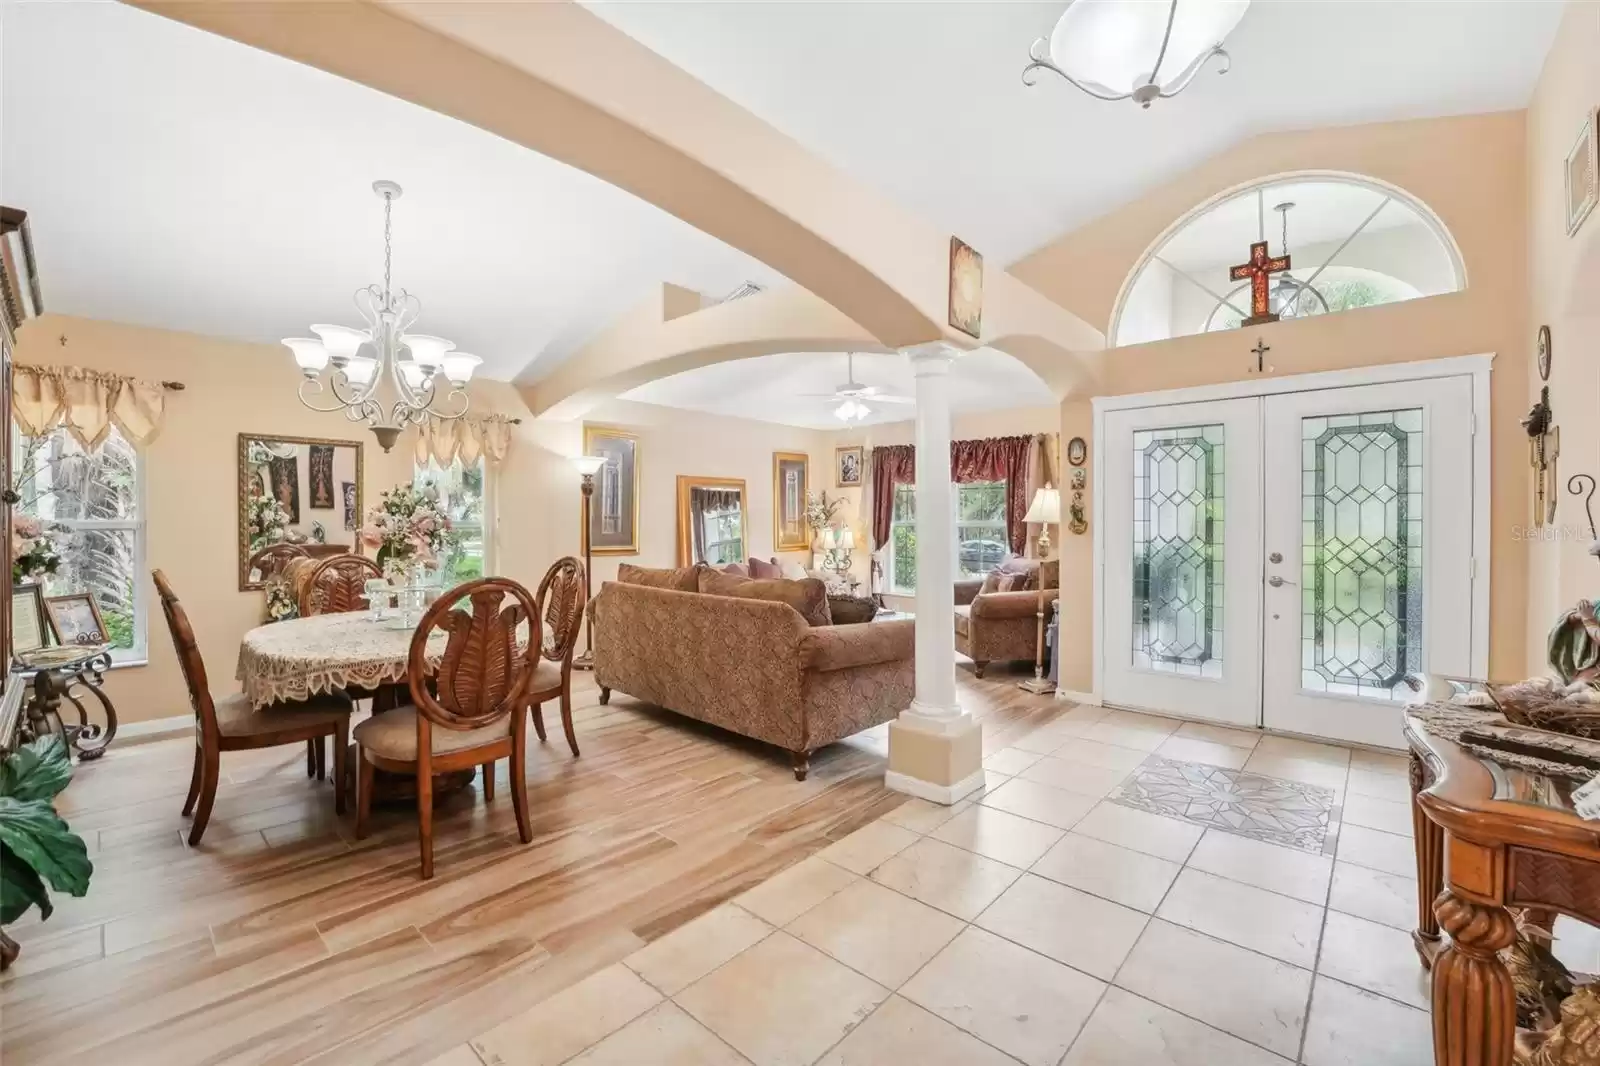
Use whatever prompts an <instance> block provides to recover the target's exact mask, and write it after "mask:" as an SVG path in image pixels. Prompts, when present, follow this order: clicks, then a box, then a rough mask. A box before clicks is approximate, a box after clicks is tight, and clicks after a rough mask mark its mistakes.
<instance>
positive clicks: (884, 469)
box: [872, 444, 917, 551]
mask: <svg viewBox="0 0 1600 1066" xmlns="http://www.w3.org/2000/svg"><path fill="white" fill-rule="evenodd" d="M916 480H917V449H916V447H915V446H914V445H910V444H891V445H888V446H887V447H883V448H874V449H872V550H873V551H877V550H878V549H879V548H882V547H883V546H884V545H885V544H887V543H889V523H890V522H891V521H892V520H893V519H894V487H895V486H896V485H911V484H915V483H916Z"/></svg>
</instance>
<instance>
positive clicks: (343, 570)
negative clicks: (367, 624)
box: [300, 554, 383, 618]
mask: <svg viewBox="0 0 1600 1066" xmlns="http://www.w3.org/2000/svg"><path fill="white" fill-rule="evenodd" d="M382 576H383V568H382V567H381V566H379V565H378V564H377V563H375V562H373V561H372V560H371V559H368V558H367V557H366V556H365V555H348V554H347V555H332V556H329V557H328V558H326V559H322V560H320V561H318V562H317V564H316V566H315V567H314V568H313V569H312V571H311V577H310V578H309V579H308V580H307V581H306V583H305V584H304V585H303V586H302V587H301V589H300V617H301V618H310V617H311V616H312V615H317V614H348V613H349V612H351V611H365V610H366V609H367V608H368V607H370V606H371V604H370V603H369V602H368V600H367V582H368V581H370V580H371V579H372V578H375V577H382Z"/></svg>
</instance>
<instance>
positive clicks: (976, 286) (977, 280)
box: [950, 237, 983, 338]
mask: <svg viewBox="0 0 1600 1066" xmlns="http://www.w3.org/2000/svg"><path fill="white" fill-rule="evenodd" d="M950 325H951V327H952V328H954V329H959V330H960V331H961V332H962V333H965V334H966V335H967V336H969V337H974V338H976V337H979V336H981V335H982V334H983V256H981V255H979V254H978V252H977V251H976V250H975V249H974V248H973V247H972V246H971V245H970V244H968V243H967V242H966V241H964V240H962V239H961V238H960V237H951V238H950Z"/></svg>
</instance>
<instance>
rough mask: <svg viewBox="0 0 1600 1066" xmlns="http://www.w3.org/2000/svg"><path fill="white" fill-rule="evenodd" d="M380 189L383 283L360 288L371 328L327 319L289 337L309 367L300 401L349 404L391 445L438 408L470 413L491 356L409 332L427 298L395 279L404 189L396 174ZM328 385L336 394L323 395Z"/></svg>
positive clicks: (304, 368)
mask: <svg viewBox="0 0 1600 1066" xmlns="http://www.w3.org/2000/svg"><path fill="white" fill-rule="evenodd" d="M372 191H373V192H374V193H376V194H378V196H380V197H382V199H383V285H382V286H381V287H379V286H377V285H368V286H367V287H366V288H364V289H357V290H356V294H355V304H356V310H357V311H359V312H360V314H361V317H362V318H363V319H365V320H366V322H367V328H366V329H352V328H351V327H349V326H337V325H329V324H327V323H320V324H316V325H313V326H312V327H311V332H313V333H315V334H316V335H317V336H316V337H315V338H312V337H289V338H286V339H285V340H284V342H283V343H284V344H286V345H288V347H289V350H290V351H292V352H293V353H294V361H295V363H296V364H298V365H299V367H300V372H301V373H302V374H303V375H305V376H304V379H303V380H302V381H301V382H300V402H301V403H303V404H305V405H306V406H307V407H309V408H311V409H312V410H313V411H323V412H331V411H343V412H344V413H345V417H346V418H348V419H350V421H352V422H365V423H366V424H367V427H368V428H369V429H371V430H372V435H373V436H375V437H377V438H378V443H379V444H380V445H382V447H383V450H384V451H388V450H389V449H390V448H392V447H394V442H395V439H396V438H397V437H399V436H400V431H401V430H403V429H405V428H406V426H409V425H420V424H421V423H422V422H424V421H426V420H427V418H428V417H429V416H430V415H431V416H434V417H436V418H447V419H449V418H460V417H461V416H462V415H464V414H466V413H467V404H468V400H467V394H466V391H465V390H466V385H467V382H468V381H470V380H472V372H473V371H474V370H476V369H477V367H478V364H480V363H482V362H483V360H482V359H479V358H478V357H477V356H475V355H468V354H467V353H466V352H458V351H456V350H455V347H456V346H455V342H453V341H447V340H445V339H444V338H443V337H430V336H428V335H427V334H425V333H407V332H406V330H407V328H409V327H410V326H411V324H412V323H414V322H415V321H416V320H417V316H418V315H419V314H421V313H422V301H421V300H419V299H417V298H416V297H415V296H413V295H411V294H410V293H408V292H407V291H406V290H404V289H400V290H398V291H396V290H394V289H392V288H391V287H390V284H389V268H390V260H391V258H392V255H393V246H392V244H391V242H390V230H389V215H390V211H391V210H392V209H393V207H394V202H395V201H396V200H398V199H400V196H401V189H400V186H399V185H397V184H396V183H394V182H392V181H375V182H373V183H372ZM329 366H331V367H332V369H331V370H329V369H327V368H328V367H329ZM325 370H326V371H327V372H326V374H324V371H325ZM385 380H387V381H388V382H389V383H390V392H391V393H392V394H393V395H394V397H395V398H394V400H393V401H392V402H390V403H389V405H388V407H387V408H385V406H384V402H383V401H382V400H380V399H379V398H378V392H379V389H380V387H381V386H382V385H383V383H384V381H385ZM441 381H442V382H444V383H445V384H444V385H441V384H440V383H441ZM441 391H443V392H444V395H443V396H440V393H441ZM323 393H326V394H328V395H330V396H331V397H332V398H333V400H334V401H335V402H334V403H333V404H331V405H328V406H323V405H322V404H319V403H317V402H315V398H316V397H318V396H320V395H321V394H323ZM436 401H437V406H436Z"/></svg>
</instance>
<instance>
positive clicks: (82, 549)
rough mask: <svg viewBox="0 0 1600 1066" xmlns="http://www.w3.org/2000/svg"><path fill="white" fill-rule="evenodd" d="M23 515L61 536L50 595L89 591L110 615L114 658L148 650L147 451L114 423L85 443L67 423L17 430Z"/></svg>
mask: <svg viewBox="0 0 1600 1066" xmlns="http://www.w3.org/2000/svg"><path fill="white" fill-rule="evenodd" d="M12 433H13V436H12V444H11V447H12V457H13V466H14V468H15V470H16V484H15V485H14V486H13V487H14V488H15V490H16V492H17V494H18V495H19V496H20V497H21V501H20V502H19V503H18V504H17V505H16V507H15V515H17V516H19V517H26V518H30V519H33V520H34V521H35V522H37V523H38V525H39V526H40V528H41V531H42V532H43V533H44V534H45V535H46V537H48V539H49V540H50V541H51V542H53V545H54V549H55V553H56V555H57V557H58V562H57V564H56V568H55V572H54V573H45V574H41V575H39V577H38V580H39V581H40V583H41V584H42V585H43V592H44V594H45V595H46V596H61V595H65V594H67V593H75V592H87V593H90V594H92V595H93V596H94V598H95V602H96V603H97V604H98V605H99V607H100V615H101V618H102V619H103V620H104V622H105V626H106V630H107V634H106V635H107V637H108V638H109V643H110V646H111V659H112V662H113V663H127V662H142V661H144V659H145V655H146V642H145V636H146V634H145V605H146V597H147V596H148V595H149V590H150V584H149V582H148V580H141V576H142V575H143V574H144V571H145V565H144V560H145V508H144V471H143V457H142V456H141V455H140V454H139V450H138V449H137V448H135V447H134V446H133V444H131V443H130V442H129V441H128V440H127V439H126V438H125V437H123V436H122V434H121V433H120V432H118V430H117V429H116V427H115V426H113V427H111V429H110V431H109V432H108V434H107V436H106V439H105V440H104V441H103V442H101V444H100V447H98V448H96V449H94V450H93V451H85V450H84V448H83V447H82V446H81V445H79V443H78V442H77V440H76V439H75V438H74V437H73V436H72V434H70V433H68V432H67V430H66V429H64V428H60V427H58V428H56V429H55V430H53V431H51V432H50V433H48V434H45V435H44V436H40V437H28V436H24V435H22V434H21V433H19V432H17V431H16V429H15V427H13V430H12Z"/></svg>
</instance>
